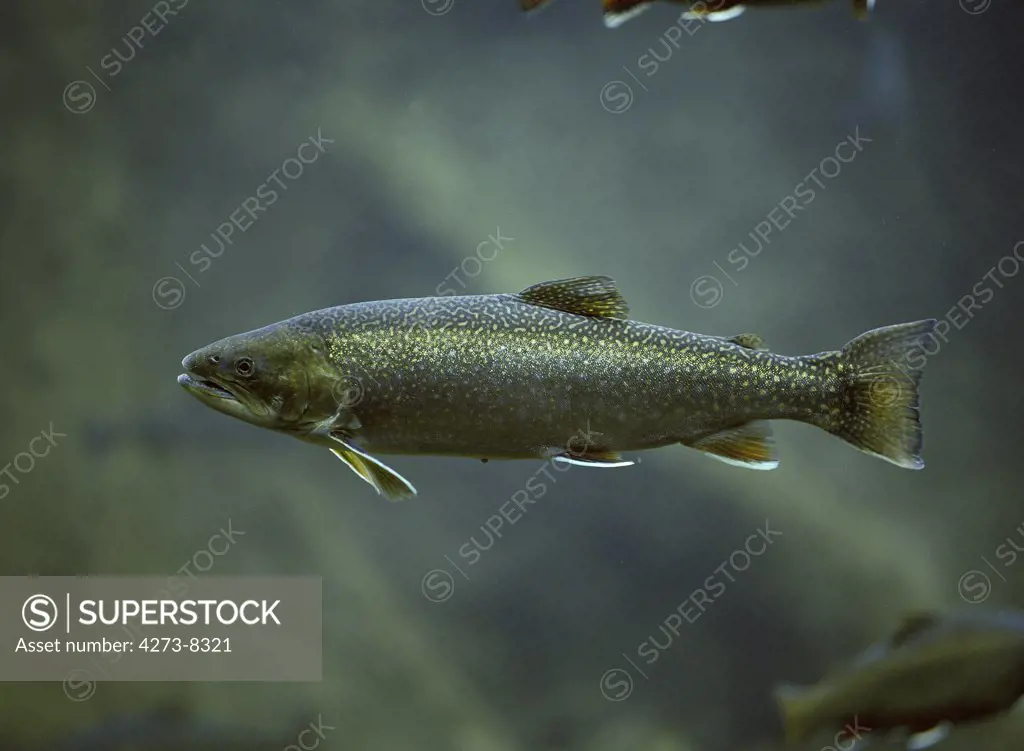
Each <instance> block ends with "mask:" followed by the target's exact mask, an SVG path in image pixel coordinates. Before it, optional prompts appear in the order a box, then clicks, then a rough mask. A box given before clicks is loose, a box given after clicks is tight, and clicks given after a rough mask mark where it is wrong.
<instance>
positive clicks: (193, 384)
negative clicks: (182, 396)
mask: <svg viewBox="0 0 1024 751" xmlns="http://www.w3.org/2000/svg"><path fill="white" fill-rule="evenodd" d="M178 385H179V386H181V387H183V388H184V389H185V390H186V391H188V392H190V393H191V394H192V395H193V396H195V397H198V398H199V399H220V400H225V401H232V402H237V401H238V399H237V398H236V397H235V395H234V394H232V393H231V392H230V391H228V390H227V389H226V388H223V387H221V386H218V385H217V384H216V383H214V382H213V381H209V380H206V379H205V378H197V377H196V376H193V375H189V374H188V373H182V374H181V375H179V376H178Z"/></svg>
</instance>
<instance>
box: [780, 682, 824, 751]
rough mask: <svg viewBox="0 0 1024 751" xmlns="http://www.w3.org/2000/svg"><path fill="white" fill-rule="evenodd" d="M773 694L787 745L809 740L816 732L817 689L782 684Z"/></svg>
mask: <svg viewBox="0 0 1024 751" xmlns="http://www.w3.org/2000/svg"><path fill="white" fill-rule="evenodd" d="M773 693H774V694H775V703H776V704H778V706H779V715H780V716H781V718H782V727H783V729H784V730H785V732H786V743H787V744H789V745H795V744H800V743H803V742H804V741H806V740H808V739H809V738H810V737H811V735H812V734H813V733H814V731H815V730H816V727H815V724H816V723H815V719H814V711H813V710H814V707H815V704H816V701H817V692H816V691H815V689H813V688H800V687H798V686H790V685H788V684H782V685H780V686H776V687H775V691H774V692H773Z"/></svg>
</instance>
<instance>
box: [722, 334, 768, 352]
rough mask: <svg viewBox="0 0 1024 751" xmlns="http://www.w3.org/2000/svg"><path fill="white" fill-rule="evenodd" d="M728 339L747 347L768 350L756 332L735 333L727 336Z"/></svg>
mask: <svg viewBox="0 0 1024 751" xmlns="http://www.w3.org/2000/svg"><path fill="white" fill-rule="evenodd" d="M729 341H730V342H732V343H733V344H738V345H740V346H741V347H746V348H747V349H757V350H760V351H762V352H767V351H768V345H767V344H765V343H764V339H762V338H761V337H759V336H758V335H757V334H737V335H736V336H732V337H729Z"/></svg>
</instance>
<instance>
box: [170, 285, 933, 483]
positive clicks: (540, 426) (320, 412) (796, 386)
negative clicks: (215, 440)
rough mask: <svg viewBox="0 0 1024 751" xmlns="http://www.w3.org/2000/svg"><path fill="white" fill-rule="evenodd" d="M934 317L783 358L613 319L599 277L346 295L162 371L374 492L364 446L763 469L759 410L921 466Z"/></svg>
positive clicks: (619, 305) (739, 339)
mask: <svg viewBox="0 0 1024 751" xmlns="http://www.w3.org/2000/svg"><path fill="white" fill-rule="evenodd" d="M935 323H936V321H935V319H926V320H921V321H917V322H914V323H907V324H899V325H895V326H889V327H885V328H880V329H875V330H873V331H869V332H867V333H865V334H862V335H860V336H859V337H857V338H855V339H854V340H852V341H851V342H849V343H848V344H847V345H846V346H844V347H843V348H842V349H841V350H838V351H831V352H824V353H820V354H816V355H809V356H801V357H789V356H785V355H778V354H774V353H771V352H769V351H767V347H766V345H765V343H764V341H763V340H762V339H761V337H759V336H757V335H754V334H740V335H736V336H732V337H720V336H709V335H702V334H695V333H690V332H686V331H679V330H676V329H671V328H666V327H663V326H656V325H653V324H648V323H643V322H640V321H634V320H630V319H629V308H628V305H627V303H626V301H625V299H624V298H623V297H622V295H621V294H620V293H619V291H618V288H617V286H616V283H615V281H614V280H613V279H611V278H609V277H606V276H588V277H574V278H571V279H559V280H555V281H549V282H542V283H540V284H535V285H533V286H531V287H528V288H527V289H524V290H522V291H521V292H518V293H505V294H490V295H469V296H447V295H442V296H438V297H424V298H411V299H400V300H377V301H367V302H357V303H352V304H348V305H341V306H338V307H333V308H327V309H324V310H318V311H313V312H310V313H305V314H302V315H299V316H295V317H293V318H290V319H288V320H285V321H281V322H278V323H274V324H271V325H269V326H264V327H263V328H260V329H256V330H253V331H249V332H247V333H242V334H236V335H233V336H229V337H226V338H224V339H220V340H218V341H216V342H213V343H212V344H209V345H207V346H205V347H202V348H201V349H198V350H196V351H194V352H192V353H191V354H189V355H187V356H186V357H185V358H184V359H183V360H182V367H183V368H184V370H185V372H184V373H182V374H180V375H179V376H178V383H179V384H180V385H181V386H182V387H183V388H184V389H185V390H186V391H187V392H189V393H190V394H191V395H192V396H194V397H195V398H196V399H198V400H199V401H200V402H202V403H203V404H205V405H206V406H208V407H210V408H212V409H214V410H217V411H219V412H221V413H223V414H226V415H229V416H231V417H235V418H237V419H240V420H242V421H244V422H247V423H250V424H252V425H256V426H259V427H262V428H266V429H270V430H274V431H278V432H280V433H285V434H288V435H291V436H293V437H295V438H298V439H300V440H303V441H306V442H308V443H312V444H316V445H319V446H322V447H327V448H329V449H330V450H331V452H332V453H333V454H334V455H335V456H336V457H337V458H338V459H340V460H341V461H342V462H344V463H345V464H346V465H347V466H348V467H349V468H350V469H351V470H352V471H354V472H355V473H356V474H357V475H359V477H361V478H362V479H363V480H365V481H366V482H368V483H369V484H370V485H372V486H373V487H374V488H375V489H376V491H377V493H378V494H380V495H384V496H386V497H387V498H388V499H390V500H398V499H401V498H409V497H412V496H414V495H416V489H415V488H414V487H413V486H412V484H411V483H410V482H409V481H408V480H406V479H405V478H404V477H402V476H401V475H400V474H398V472H396V471H395V470H393V469H391V468H390V467H389V466H387V465H386V464H384V463H383V462H382V461H381V460H380V459H378V458H376V457H377V456H379V455H385V454H405V455H430V456H460V457H470V458H476V459H482V460H487V459H533V458H542V459H551V460H552V461H557V462H566V463H569V464H575V465H580V466H585V467H593V468H611V467H626V466H630V465H632V464H634V463H635V462H634V461H633V460H631V459H629V460H627V459H623V456H622V452H632V451H641V450H645V449H653V448H659V447H663V446H668V445H672V444H683V445H685V446H689V447H692V448H695V449H697V450H699V451H702V452H704V453H706V454H708V455H710V456H713V457H715V458H717V459H720V460H722V461H725V462H727V463H730V464H735V465H739V466H742V467H747V468H751V469H774V468H775V467H777V466H778V463H779V462H778V457H777V455H776V450H775V443H774V439H773V437H772V431H771V427H770V425H769V424H768V422H767V421H768V420H776V419H779V420H782V419H785V420H796V421H800V422H805V423H809V424H811V425H815V426H817V427H819V428H822V429H824V430H825V431H827V432H829V433H832V434H833V435H836V436H838V437H840V438H842V439H844V440H845V441H847V442H848V443H850V444H852V445H853V446H855V447H857V448H858V449H860V450H861V451H864V452H866V453H868V454H873V455H874V456H876V457H880V458H882V459H884V460H886V461H888V462H891V463H893V464H895V465H897V466H899V467H904V468H909V469H921V468H922V467H923V466H924V461H923V460H922V458H921V456H920V451H921V446H922V429H921V424H920V420H919V414H918V411H919V409H918V385H919V381H920V378H921V372H922V371H921V370H920V369H908V368H907V367H906V366H905V364H904V363H906V362H907V361H908V360H909V358H908V354H909V353H911V352H913V351H914V350H915V348H916V347H919V346H920V341H921V339H922V337H924V336H926V335H929V334H930V333H931V332H932V331H933V329H934V327H935Z"/></svg>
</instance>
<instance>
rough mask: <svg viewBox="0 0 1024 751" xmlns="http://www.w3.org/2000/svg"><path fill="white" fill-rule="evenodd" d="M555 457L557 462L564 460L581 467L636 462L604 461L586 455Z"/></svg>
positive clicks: (625, 464) (625, 465) (613, 465)
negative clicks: (588, 457)
mask: <svg viewBox="0 0 1024 751" xmlns="http://www.w3.org/2000/svg"><path fill="white" fill-rule="evenodd" d="M554 459H555V461H556V462H564V463H565V464H575V465H577V466H580V467H630V466H632V465H634V464H636V462H632V461H629V460H622V461H603V460H600V459H587V458H586V457H578V458H574V457H571V456H556V457H554ZM620 459H621V457H620Z"/></svg>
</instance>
